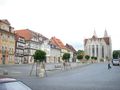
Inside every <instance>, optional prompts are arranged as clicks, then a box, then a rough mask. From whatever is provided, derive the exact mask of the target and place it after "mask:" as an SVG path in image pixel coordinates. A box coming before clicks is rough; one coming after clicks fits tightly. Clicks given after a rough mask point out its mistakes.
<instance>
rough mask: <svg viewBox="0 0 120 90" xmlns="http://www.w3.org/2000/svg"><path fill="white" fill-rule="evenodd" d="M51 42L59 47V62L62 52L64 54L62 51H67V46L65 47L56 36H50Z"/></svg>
mask: <svg viewBox="0 0 120 90" xmlns="http://www.w3.org/2000/svg"><path fill="white" fill-rule="evenodd" d="M51 42H52V43H53V44H54V45H55V46H57V47H58V48H60V57H59V61H60V62H63V60H62V57H63V54H64V53H67V52H68V51H67V48H66V47H65V45H64V44H63V42H62V41H61V40H60V39H58V38H56V37H52V38H51Z"/></svg>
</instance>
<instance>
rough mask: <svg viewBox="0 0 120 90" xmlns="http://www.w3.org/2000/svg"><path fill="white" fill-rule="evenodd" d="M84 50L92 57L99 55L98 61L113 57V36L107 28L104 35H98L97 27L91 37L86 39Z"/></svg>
mask: <svg viewBox="0 0 120 90" xmlns="http://www.w3.org/2000/svg"><path fill="white" fill-rule="evenodd" d="M84 51H85V54H86V55H89V56H90V57H92V56H93V57H97V60H98V62H100V61H107V60H108V59H109V60H110V59H112V43H111V37H109V36H108V33H107V30H106V29H105V32H104V36H103V37H97V35H96V32H95V29H94V33H93V36H92V37H91V38H88V39H85V40H84Z"/></svg>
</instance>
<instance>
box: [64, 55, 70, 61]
mask: <svg viewBox="0 0 120 90" xmlns="http://www.w3.org/2000/svg"><path fill="white" fill-rule="evenodd" d="M62 59H63V60H65V62H69V59H70V53H64V54H63V57H62Z"/></svg>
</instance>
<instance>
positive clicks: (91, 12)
mask: <svg viewBox="0 0 120 90" xmlns="http://www.w3.org/2000/svg"><path fill="white" fill-rule="evenodd" d="M0 11H1V13H0V18H1V19H8V20H9V21H10V23H11V25H12V26H13V27H15V29H23V28H28V29H31V30H33V31H36V32H39V33H41V34H43V35H45V36H46V37H48V38H50V37H52V36H56V37H57V38H59V39H61V40H62V41H63V42H64V44H65V43H69V44H72V45H73V46H74V47H75V48H76V49H83V40H84V39H85V38H90V37H92V35H93V32H94V28H95V30H96V33H97V36H98V37H102V36H103V35H104V31H105V28H106V30H107V32H108V35H109V36H111V39H112V48H113V50H114V49H120V45H119V40H118V39H119V38H120V35H119V34H120V33H119V31H120V13H119V11H120V2H119V0H0Z"/></svg>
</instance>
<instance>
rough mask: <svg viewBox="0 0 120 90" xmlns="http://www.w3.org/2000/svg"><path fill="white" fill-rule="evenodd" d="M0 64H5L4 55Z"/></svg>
mask: <svg viewBox="0 0 120 90" xmlns="http://www.w3.org/2000/svg"><path fill="white" fill-rule="evenodd" d="M2 64H5V55H3V56H2Z"/></svg>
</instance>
